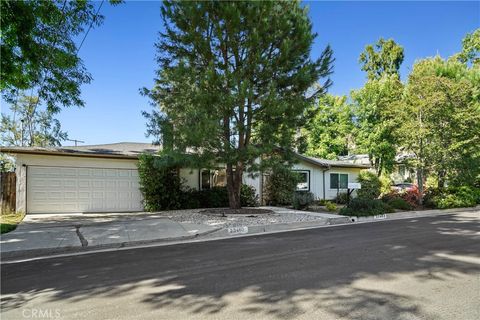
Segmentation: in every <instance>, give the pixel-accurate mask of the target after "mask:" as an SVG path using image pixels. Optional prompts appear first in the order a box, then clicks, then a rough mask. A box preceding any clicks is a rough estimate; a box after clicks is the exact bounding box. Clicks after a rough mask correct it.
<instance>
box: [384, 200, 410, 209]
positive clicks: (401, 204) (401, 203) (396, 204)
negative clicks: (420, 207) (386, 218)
mask: <svg viewBox="0 0 480 320" xmlns="http://www.w3.org/2000/svg"><path fill="white" fill-rule="evenodd" d="M387 203H388V205H389V206H390V207H392V208H394V209H398V210H412V209H413V207H412V205H410V203H408V202H407V201H405V200H403V199H402V198H394V199H391V200H390V201H388V202H387Z"/></svg>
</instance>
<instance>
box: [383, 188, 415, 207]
mask: <svg viewBox="0 0 480 320" xmlns="http://www.w3.org/2000/svg"><path fill="white" fill-rule="evenodd" d="M397 199H400V200H401V201H403V202H406V203H407V204H408V207H409V208H410V209H406V208H407V206H406V205H405V206H404V207H403V208H397V207H395V206H393V205H392V207H394V208H395V209H403V210H413V209H415V208H416V207H417V206H418V200H419V199H420V192H419V191H418V190H408V191H401V192H399V191H390V193H387V194H385V195H383V196H382V201H384V202H386V203H388V204H390V202H392V201H395V200H397ZM397 203H398V205H399V206H400V204H399V203H400V201H398V202H397Z"/></svg>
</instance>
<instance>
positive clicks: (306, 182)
mask: <svg viewBox="0 0 480 320" xmlns="http://www.w3.org/2000/svg"><path fill="white" fill-rule="evenodd" d="M296 172H297V173H298V174H299V176H300V181H299V182H298V184H297V191H310V171H296Z"/></svg>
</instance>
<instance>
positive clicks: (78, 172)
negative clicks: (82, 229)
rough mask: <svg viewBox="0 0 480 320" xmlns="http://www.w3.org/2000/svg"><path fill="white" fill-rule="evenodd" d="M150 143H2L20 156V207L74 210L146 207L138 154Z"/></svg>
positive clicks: (34, 210) (148, 150)
mask: <svg viewBox="0 0 480 320" xmlns="http://www.w3.org/2000/svg"><path fill="white" fill-rule="evenodd" d="M159 149H160V147H159V146H155V145H152V144H149V143H134V142H120V143H112V144H102V145H89V146H71V147H56V148H43V147H0V152H4V153H7V154H9V155H11V156H12V157H14V158H15V176H16V201H15V203H16V208H15V209H16V211H18V212H26V213H27V214H45V213H47V214H48V213H55V214H62V213H65V214H69V213H102V212H133V211H143V210H144V208H143V201H142V194H141V192H140V188H139V187H140V186H139V176H138V170H137V165H138V157H139V155H141V154H144V153H150V154H155V153H158V151H159Z"/></svg>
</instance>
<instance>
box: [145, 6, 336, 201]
mask: <svg viewBox="0 0 480 320" xmlns="http://www.w3.org/2000/svg"><path fill="white" fill-rule="evenodd" d="M162 17H163V21H164V25H165V32H164V33H163V34H161V37H160V41H159V42H158V43H157V48H158V63H159V70H158V79H157V80H156V85H155V87H154V88H153V90H145V93H146V94H148V95H150V97H151V98H152V99H153V101H154V103H156V104H157V106H158V107H159V108H160V113H159V114H157V116H159V117H153V118H157V119H160V120H161V121H160V124H161V125H162V127H163V128H160V130H159V131H158V132H159V133H161V134H164V135H165V134H166V133H168V134H167V135H166V136H168V137H170V140H169V141H170V143H171V144H172V146H173V148H174V151H176V152H178V153H181V152H184V151H185V150H187V148H188V149H190V150H193V151H194V152H195V153H197V154H198V155H200V157H201V158H202V159H203V161H205V162H210V163H224V164H225V165H226V171H227V189H228V194H229V203H230V206H231V207H232V208H238V207H239V206H240V186H241V183H242V176H243V174H244V172H245V171H246V170H247V169H248V168H249V167H252V166H254V165H255V159H258V158H259V157H261V156H262V155H265V154H269V153H270V152H272V151H273V150H275V149H276V148H278V147H284V148H286V149H288V148H290V147H291V146H292V144H293V143H294V141H295V136H296V128H297V127H299V126H301V125H302V124H303V123H304V115H305V112H304V111H305V109H306V108H307V106H308V105H311V104H312V100H314V99H315V98H316V97H318V96H319V94H321V93H323V92H324V91H325V89H326V88H327V87H328V85H329V84H330V81H329V80H326V81H325V82H324V83H323V84H320V85H317V86H314V85H315V84H316V83H317V81H318V80H319V79H320V78H322V77H327V76H328V75H329V74H330V73H331V62H332V51H331V50H330V48H329V47H327V48H326V49H325V50H324V51H323V53H322V55H321V56H320V57H319V58H318V59H317V60H315V61H312V60H311V59H310V50H311V47H312V44H313V40H314V38H315V36H316V35H315V34H314V33H313V32H312V24H311V22H310V20H309V18H308V15H307V9H306V8H303V7H302V6H301V5H300V3H299V2H297V1H285V2H273V1H263V2H254V1H242V2H216V1H205V2H186V1H185V2H176V1H165V2H164V3H163V5H162ZM154 131H155V130H154ZM166 136H164V138H165V137H166ZM164 140H165V139H164ZM163 142H164V143H165V141H163Z"/></svg>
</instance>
